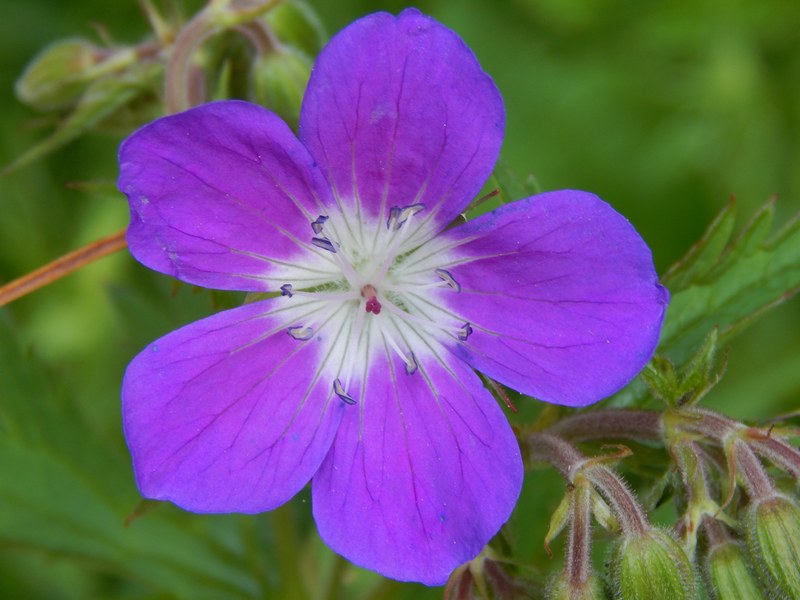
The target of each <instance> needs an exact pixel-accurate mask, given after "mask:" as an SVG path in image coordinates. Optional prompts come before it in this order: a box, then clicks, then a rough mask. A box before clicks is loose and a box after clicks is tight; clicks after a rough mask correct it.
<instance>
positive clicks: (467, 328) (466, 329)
mask: <svg viewBox="0 0 800 600" xmlns="http://www.w3.org/2000/svg"><path fill="white" fill-rule="evenodd" d="M471 335H472V325H470V324H469V323H464V324H463V325H462V326H461V329H459V330H458V339H460V340H461V341H462V342H466V341H467V338H468V337H469V336H471Z"/></svg>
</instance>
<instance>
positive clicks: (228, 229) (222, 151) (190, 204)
mask: <svg viewBox="0 0 800 600" xmlns="http://www.w3.org/2000/svg"><path fill="white" fill-rule="evenodd" d="M119 160H120V177H119V189H120V190H121V191H122V192H124V193H125V194H126V195H127V196H128V200H129V202H130V207H131V225H130V227H129V229H128V245H129V246H130V249H131V252H132V253H133V255H134V256H135V257H136V259H137V260H139V261H140V262H142V263H144V264H145V265H147V266H148V267H150V268H152V269H156V270H157V271H161V272H163V273H167V274H170V275H173V276H175V277H178V278H179V279H182V280H184V281H188V282H189V283H194V284H198V285H203V286H207V287H213V288H221V289H235V290H252V291H263V290H277V289H278V288H279V287H280V285H281V284H282V283H285V279H284V280H283V281H280V280H279V279H280V274H281V273H282V272H283V271H285V266H283V263H279V262H276V261H283V262H284V263H285V262H288V263H291V264H299V265H307V264H308V263H309V262H312V261H313V260H314V259H315V256H316V255H319V254H320V252H319V250H317V249H315V248H313V247H312V246H311V237H312V234H313V230H312V228H311V225H310V223H311V222H312V221H314V219H316V218H317V217H318V216H319V214H320V207H321V205H322V203H323V202H327V201H328V198H327V195H329V194H330V192H329V190H328V188H327V184H326V183H325V181H324V178H323V177H322V176H321V174H320V172H319V170H318V169H317V168H316V165H315V164H314V161H313V159H312V158H311V156H310V155H309V154H308V151H307V150H306V149H305V148H304V147H303V145H302V144H300V142H299V141H298V140H297V139H296V138H295V136H294V134H293V133H292V132H291V131H290V130H289V128H288V127H287V126H286V125H285V124H284V123H283V122H282V121H281V120H280V119H279V118H278V117H277V116H275V115H274V114H272V113H270V112H269V111H267V110H266V109H264V108H261V107H259V106H256V105H254V104H248V103H246V102H238V101H226V102H215V103H212V104H206V105H204V106H199V107H197V108H193V109H191V110H188V111H186V112H184V113H180V114H177V115H172V116H169V117H164V118H163V119H159V120H157V121H155V122H153V123H151V124H149V125H147V126H145V127H143V128H142V129H140V130H139V131H137V132H136V133H134V134H133V135H131V136H130V137H129V138H128V139H127V140H126V141H125V142H124V143H123V144H122V147H121V148H120V155H119ZM271 277H275V278H276V279H273V278H271Z"/></svg>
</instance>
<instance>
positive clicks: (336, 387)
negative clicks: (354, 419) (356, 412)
mask: <svg viewBox="0 0 800 600" xmlns="http://www.w3.org/2000/svg"><path fill="white" fill-rule="evenodd" d="M333 391H334V393H335V394H336V395H337V396H339V399H340V400H341V401H342V402H344V403H345V404H355V403H356V401H355V400H354V399H353V397H352V396H351V395H350V394H348V393H347V392H345V391H344V386H343V385H342V382H341V381H340V380H339V379H338V378H337V379H334V380H333Z"/></svg>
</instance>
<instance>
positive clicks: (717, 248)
mask: <svg viewBox="0 0 800 600" xmlns="http://www.w3.org/2000/svg"><path fill="white" fill-rule="evenodd" d="M735 223H736V204H735V203H734V202H729V203H728V205H727V206H726V207H725V208H724V209H723V210H722V212H720V213H719V214H718V215H717V217H716V218H715V219H714V220H713V221H712V222H711V225H709V227H708V229H707V230H706V231H705V233H704V234H703V236H702V237H701V238H700V241H698V242H697V243H696V244H695V245H694V246H692V247H691V248H690V249H689V252H687V253H686V256H684V257H683V258H682V259H680V260H679V261H678V262H677V263H675V264H674V265H672V267H670V268H669V270H668V271H667V272H666V273H665V274H664V276H663V277H662V278H661V281H662V283H663V284H664V285H665V286H666V287H667V288H668V289H670V290H671V291H673V293H674V292H675V291H678V290H682V289H684V288H685V287H687V286H688V285H689V284H690V283H691V282H692V281H696V280H698V279H700V278H702V277H703V276H704V275H706V274H707V273H708V272H709V271H711V269H713V268H714V265H715V264H717V262H718V261H719V258H720V256H721V255H722V253H723V251H724V250H725V248H726V246H727V245H728V242H729V241H730V238H731V234H732V233H733V227H734V224H735Z"/></svg>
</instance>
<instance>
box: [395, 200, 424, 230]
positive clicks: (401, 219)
mask: <svg viewBox="0 0 800 600" xmlns="http://www.w3.org/2000/svg"><path fill="white" fill-rule="evenodd" d="M424 208H425V205H424V204H411V205H409V206H402V207H401V206H393V207H392V208H391V209H390V210H389V218H388V219H387V220H386V228H387V229H389V230H390V231H397V230H398V229H400V227H401V226H402V225H403V223H405V222H406V221H408V219H409V217H413V216H414V215H415V214H417V213H418V212H420V211H421V210H423V209H424Z"/></svg>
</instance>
